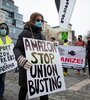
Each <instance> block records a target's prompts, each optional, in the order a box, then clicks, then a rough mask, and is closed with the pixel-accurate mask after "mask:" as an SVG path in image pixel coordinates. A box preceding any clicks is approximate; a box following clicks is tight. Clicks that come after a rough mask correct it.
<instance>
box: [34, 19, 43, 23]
mask: <svg viewBox="0 0 90 100" xmlns="http://www.w3.org/2000/svg"><path fill="white" fill-rule="evenodd" d="M36 21H37V22H40V21H41V22H42V23H43V22H44V20H41V19H36Z"/></svg>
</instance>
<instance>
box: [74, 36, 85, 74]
mask: <svg viewBox="0 0 90 100" xmlns="http://www.w3.org/2000/svg"><path fill="white" fill-rule="evenodd" d="M75 45H76V46H83V47H85V46H86V43H85V41H83V40H82V35H78V41H77V42H76V44H75ZM82 70H83V73H84V74H86V68H85V67H84V68H83V69H82ZM75 74H77V75H80V69H77V72H76V73H75Z"/></svg>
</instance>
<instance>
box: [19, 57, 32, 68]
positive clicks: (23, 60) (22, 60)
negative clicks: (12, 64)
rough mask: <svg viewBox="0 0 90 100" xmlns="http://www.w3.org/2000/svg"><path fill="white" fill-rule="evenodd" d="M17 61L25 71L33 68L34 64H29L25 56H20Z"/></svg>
mask: <svg viewBox="0 0 90 100" xmlns="http://www.w3.org/2000/svg"><path fill="white" fill-rule="evenodd" d="M17 61H18V63H19V64H20V65H21V66H22V67H24V68H25V69H30V68H31V67H32V64H31V63H30V62H28V60H27V59H26V58H25V57H24V56H23V55H21V56H19V58H18V59H17Z"/></svg>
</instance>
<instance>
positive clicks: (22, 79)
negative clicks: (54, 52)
mask: <svg viewBox="0 0 90 100" xmlns="http://www.w3.org/2000/svg"><path fill="white" fill-rule="evenodd" d="M31 29H32V31H31ZM31 29H30V28H29V27H28V26H27V25H25V27H24V30H23V31H22V32H21V34H20V35H19V37H18V40H17V43H16V45H15V47H14V49H13V50H14V53H15V57H16V60H17V59H18V57H19V56H20V55H23V56H24V57H25V50H24V44H23V37H24V38H33V36H34V39H40V40H44V36H43V35H42V34H41V29H40V28H38V27H35V26H31ZM32 32H33V36H32ZM19 85H20V86H22V87H27V78H26V69H24V68H23V66H20V67H19Z"/></svg>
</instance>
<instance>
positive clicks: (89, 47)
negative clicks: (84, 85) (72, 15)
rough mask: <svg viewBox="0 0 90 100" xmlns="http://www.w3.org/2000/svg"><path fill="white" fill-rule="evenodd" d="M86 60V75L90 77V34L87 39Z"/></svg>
mask: <svg viewBox="0 0 90 100" xmlns="http://www.w3.org/2000/svg"><path fill="white" fill-rule="evenodd" d="M86 59H87V62H88V73H89V76H90V34H89V35H88V37H87V45H86Z"/></svg>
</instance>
